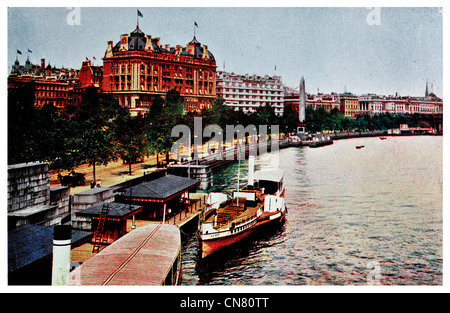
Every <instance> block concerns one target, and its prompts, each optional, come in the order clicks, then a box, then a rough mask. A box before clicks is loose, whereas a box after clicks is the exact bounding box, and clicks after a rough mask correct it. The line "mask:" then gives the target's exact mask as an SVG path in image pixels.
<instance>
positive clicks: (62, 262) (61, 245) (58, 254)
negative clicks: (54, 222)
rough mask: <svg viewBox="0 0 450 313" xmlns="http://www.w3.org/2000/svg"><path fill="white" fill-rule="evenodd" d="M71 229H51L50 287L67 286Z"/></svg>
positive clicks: (66, 226)
mask: <svg viewBox="0 0 450 313" xmlns="http://www.w3.org/2000/svg"><path fill="white" fill-rule="evenodd" d="M71 242H72V229H71V227H70V226H69V225H58V226H55V227H54V228H53V267H52V285H54V286H68V285H69V272H70V251H71Z"/></svg>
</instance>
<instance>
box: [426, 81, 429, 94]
mask: <svg viewBox="0 0 450 313" xmlns="http://www.w3.org/2000/svg"><path fill="white" fill-rule="evenodd" d="M428 96H429V93H428V79H427V84H426V86H425V97H428Z"/></svg>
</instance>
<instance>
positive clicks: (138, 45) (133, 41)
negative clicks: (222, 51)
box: [113, 26, 215, 61]
mask: <svg viewBox="0 0 450 313" xmlns="http://www.w3.org/2000/svg"><path fill="white" fill-rule="evenodd" d="M146 42H147V37H146V35H145V33H144V32H143V31H142V30H141V29H140V28H139V26H138V27H136V29H135V30H134V31H132V32H131V33H130V35H129V36H128V51H134V50H139V51H144V50H145V44H146ZM158 43H159V38H152V48H153V52H156V53H161V52H169V53H175V51H176V49H175V48H171V49H169V50H167V49H166V48H164V47H163V46H160V45H158ZM189 44H194V45H195V50H194V58H195V59H201V58H202V57H203V49H204V48H203V47H202V46H201V44H200V42H199V41H198V40H197V39H196V38H195V37H194V39H192V40H191V41H190V42H189V43H188V45H189ZM120 45H121V42H120V41H119V42H117V44H116V45H115V46H114V48H113V52H118V51H119V49H120ZM181 54H183V55H191V54H190V53H189V52H187V50H186V47H183V49H182V52H181ZM208 57H209V59H210V60H211V61H215V58H214V55H213V54H212V53H211V52H210V51H208Z"/></svg>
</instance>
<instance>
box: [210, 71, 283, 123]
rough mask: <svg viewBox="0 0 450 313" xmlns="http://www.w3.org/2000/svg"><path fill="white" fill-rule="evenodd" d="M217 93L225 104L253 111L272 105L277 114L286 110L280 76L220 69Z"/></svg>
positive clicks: (249, 111)
mask: <svg viewBox="0 0 450 313" xmlns="http://www.w3.org/2000/svg"><path fill="white" fill-rule="evenodd" d="M216 86H217V88H216V94H217V96H218V97H221V98H223V99H224V104H226V105H229V106H231V107H233V108H234V109H235V110H241V111H243V112H245V113H253V112H255V111H256V110H257V108H259V107H262V106H270V107H273V108H274V109H275V113H276V114H277V115H282V114H283V112H284V89H283V82H282V81H281V77H280V76H268V75H266V76H258V75H248V74H246V75H240V74H235V73H227V72H223V71H218V72H217V73H216Z"/></svg>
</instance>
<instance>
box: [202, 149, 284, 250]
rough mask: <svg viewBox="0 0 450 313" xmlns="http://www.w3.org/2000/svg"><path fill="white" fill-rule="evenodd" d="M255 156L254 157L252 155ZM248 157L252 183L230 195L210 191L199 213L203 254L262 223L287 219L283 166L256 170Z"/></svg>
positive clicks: (231, 242) (221, 246)
mask: <svg viewBox="0 0 450 313" xmlns="http://www.w3.org/2000/svg"><path fill="white" fill-rule="evenodd" d="M250 158H252V157H250ZM252 167H253V160H250V159H249V183H248V186H247V188H245V189H244V190H242V191H239V190H236V191H234V192H233V193H232V194H231V196H229V195H227V194H224V193H211V194H210V195H209V197H208V202H207V203H208V206H207V208H206V209H205V210H204V211H203V212H202V213H201V214H200V216H199V225H198V230H197V235H198V237H199V238H200V240H201V248H202V258H204V257H206V256H208V255H211V254H213V253H215V252H217V251H219V250H221V249H223V248H226V247H228V246H231V245H233V244H235V243H237V242H239V241H241V240H242V239H244V238H247V237H248V236H250V235H251V234H252V233H254V232H255V231H257V230H258V229H260V228H261V227H262V226H263V225H267V224H274V223H277V222H281V221H283V220H284V218H285V215H286V203H285V199H284V192H285V188H284V181H283V176H284V174H283V171H282V170H271V171H258V172H255V173H254V172H253V168H252Z"/></svg>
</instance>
